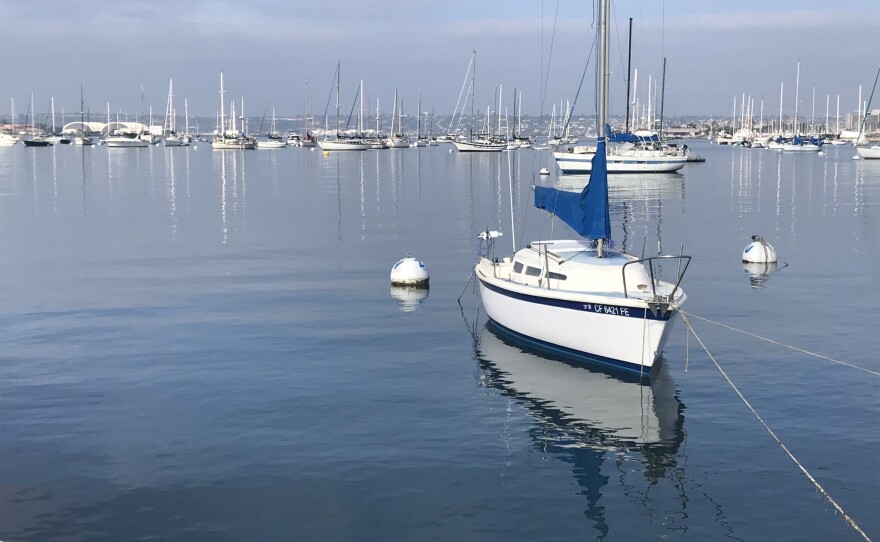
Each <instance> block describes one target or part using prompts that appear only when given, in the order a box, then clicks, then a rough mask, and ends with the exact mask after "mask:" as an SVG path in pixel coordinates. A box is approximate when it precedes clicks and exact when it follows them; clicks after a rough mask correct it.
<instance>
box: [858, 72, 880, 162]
mask: <svg viewBox="0 0 880 542" xmlns="http://www.w3.org/2000/svg"><path fill="white" fill-rule="evenodd" d="M878 79H880V68H878V69H877V75H875V76H874V86H873V88H872V89H871V96H869V97H868V104H867V105H866V106H865V111H866V112H867V111H870V109H871V102H872V101H873V100H874V91H876V90H877V80H878ZM866 120H867V114H866V115H865V116H864V118H863V119H862V122H861V123H859V134H858V135H857V136H856V143H855V145H856V156H858V157H859V158H861V159H864V160H880V145H877V144H874V145H867V144H860V143H859V142H860V141H861V139H862V132H864V130H865V121H866Z"/></svg>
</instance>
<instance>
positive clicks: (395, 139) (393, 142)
mask: <svg viewBox="0 0 880 542" xmlns="http://www.w3.org/2000/svg"><path fill="white" fill-rule="evenodd" d="M402 109H403V106H402V105H401V104H400V102H398V101H397V89H396V88H395V89H394V105H393V106H392V107H391V135H390V136H388V138H387V139H386V140H385V144H386V145H388V148H389V149H405V148H406V147H409V138H407V137H406V134H405V133H403V111H402ZM395 119H397V124H396V125H395V124H394V120H395ZM395 126H397V130H396V131H395V130H394V127H395Z"/></svg>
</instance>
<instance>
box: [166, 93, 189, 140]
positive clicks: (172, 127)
mask: <svg viewBox="0 0 880 542" xmlns="http://www.w3.org/2000/svg"><path fill="white" fill-rule="evenodd" d="M173 86H174V80H173V79H169V80H168V102H167V103H166V104H165V126H164V127H163V129H162V132H163V133H162V136H163V138H164V144H165V146H166V147H185V146H187V145H189V140H188V139H186V137H185V136H182V135H180V134H178V133H177V111H176V110H175V109H174V93H173V92H172V90H173V88H174V87H173Z"/></svg>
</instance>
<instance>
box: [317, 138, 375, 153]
mask: <svg viewBox="0 0 880 542" xmlns="http://www.w3.org/2000/svg"><path fill="white" fill-rule="evenodd" d="M318 145H320V146H321V150H324V151H365V150H367V149H369V148H370V146H369V145H368V144H366V143H364V142H363V141H354V140H345V139H329V140H326V141H321V142H320V143H318Z"/></svg>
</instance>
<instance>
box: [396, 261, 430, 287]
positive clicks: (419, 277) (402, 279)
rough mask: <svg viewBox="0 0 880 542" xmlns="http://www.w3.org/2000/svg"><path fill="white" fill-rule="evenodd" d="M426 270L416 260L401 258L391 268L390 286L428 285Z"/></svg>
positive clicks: (422, 264) (420, 262)
mask: <svg viewBox="0 0 880 542" xmlns="http://www.w3.org/2000/svg"><path fill="white" fill-rule="evenodd" d="M429 278H430V277H429V276H428V268H427V267H426V266H425V263H424V262H422V261H421V260H420V259H418V258H412V257H410V256H407V257H406V258H402V259H401V260H400V261H398V262H397V263H396V264H394V267H392V268H391V285H392V286H421V287H426V286H427V285H428V279H429Z"/></svg>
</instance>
